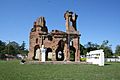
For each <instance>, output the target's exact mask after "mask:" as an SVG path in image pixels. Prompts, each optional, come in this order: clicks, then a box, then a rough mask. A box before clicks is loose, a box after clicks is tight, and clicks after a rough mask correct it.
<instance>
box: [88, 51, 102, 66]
mask: <svg viewBox="0 0 120 80" xmlns="http://www.w3.org/2000/svg"><path fill="white" fill-rule="evenodd" d="M86 62H88V63H92V64H98V65H99V66H104V52H103V50H102V49H101V50H94V51H90V52H89V53H87V55H86Z"/></svg>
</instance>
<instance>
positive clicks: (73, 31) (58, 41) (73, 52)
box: [28, 11, 80, 61]
mask: <svg viewBox="0 0 120 80" xmlns="http://www.w3.org/2000/svg"><path fill="white" fill-rule="evenodd" d="M77 17H78V15H76V14H75V13H73V12H70V11H66V12H65V14H64V18H65V21H66V22H65V26H66V32H63V31H60V30H52V31H51V32H48V29H47V26H46V21H45V18H44V17H39V18H38V19H37V20H36V21H35V22H34V25H33V28H32V29H31V32H30V37H29V53H28V59H29V60H36V59H35V56H36V50H37V49H38V48H41V46H42V45H44V46H45V48H46V60H52V61H71V60H72V61H80V47H79V44H80V42H79V38H80V33H79V31H77V28H76V20H77ZM59 53H60V54H59ZM50 55H51V57H49V56H50ZM59 56H61V57H59ZM71 56H72V58H71ZM49 58H50V59H49ZM38 60H39V61H41V55H40V58H39V59H38Z"/></svg>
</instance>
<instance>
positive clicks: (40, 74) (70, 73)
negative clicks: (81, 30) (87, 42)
mask: <svg viewBox="0 0 120 80" xmlns="http://www.w3.org/2000/svg"><path fill="white" fill-rule="evenodd" d="M0 80H120V63H107V65H105V66H104V67H99V66H97V65H88V64H39V65H38V64H24V65H22V64H19V61H0Z"/></svg>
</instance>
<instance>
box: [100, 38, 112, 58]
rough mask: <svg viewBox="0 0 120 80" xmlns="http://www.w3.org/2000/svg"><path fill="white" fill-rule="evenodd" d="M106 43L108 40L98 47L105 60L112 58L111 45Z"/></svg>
mask: <svg viewBox="0 0 120 80" xmlns="http://www.w3.org/2000/svg"><path fill="white" fill-rule="evenodd" d="M108 43H109V41H108V40H104V41H103V43H102V44H101V45H100V49H103V50H104V55H105V57H106V58H107V57H112V56H113V52H112V48H111V45H108Z"/></svg>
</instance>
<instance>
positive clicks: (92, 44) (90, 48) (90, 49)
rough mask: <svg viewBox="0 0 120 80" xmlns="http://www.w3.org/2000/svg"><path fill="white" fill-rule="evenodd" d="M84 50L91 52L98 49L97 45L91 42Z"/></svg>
mask: <svg viewBox="0 0 120 80" xmlns="http://www.w3.org/2000/svg"><path fill="white" fill-rule="evenodd" d="M85 48H86V50H87V52H90V51H93V50H98V49H99V45H98V44H96V43H92V42H88V43H87V44H86V45H85Z"/></svg>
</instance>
